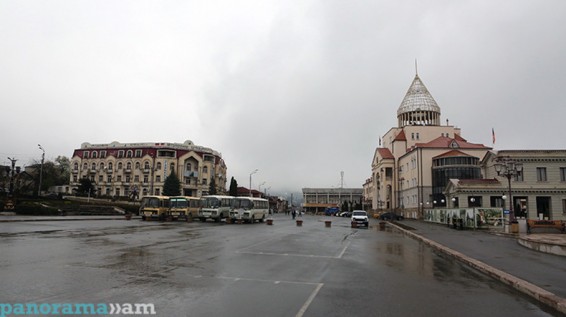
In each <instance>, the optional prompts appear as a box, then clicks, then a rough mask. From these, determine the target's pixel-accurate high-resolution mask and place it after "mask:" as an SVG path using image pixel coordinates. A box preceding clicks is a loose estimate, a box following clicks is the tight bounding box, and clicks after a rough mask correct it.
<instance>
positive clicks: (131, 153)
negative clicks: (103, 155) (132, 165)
mask: <svg viewBox="0 0 566 317" xmlns="http://www.w3.org/2000/svg"><path fill="white" fill-rule="evenodd" d="M133 155H134V152H132V150H128V152H126V157H132V156H133Z"/></svg>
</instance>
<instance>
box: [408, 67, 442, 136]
mask: <svg viewBox="0 0 566 317" xmlns="http://www.w3.org/2000/svg"><path fill="white" fill-rule="evenodd" d="M397 118H398V120H399V127H404V126H406V125H440V107H439V106H438V105H437V104H436V101H435V100H434V98H432V96H431V94H430V93H429V92H428V90H427V89H426V87H425V85H424V84H423V82H422V81H421V79H420V78H419V75H418V74H415V79H414V80H413V83H412V84H411V86H410V87H409V90H408V91H407V93H406V94H405V98H404V99H403V102H401V105H400V106H399V109H397Z"/></svg>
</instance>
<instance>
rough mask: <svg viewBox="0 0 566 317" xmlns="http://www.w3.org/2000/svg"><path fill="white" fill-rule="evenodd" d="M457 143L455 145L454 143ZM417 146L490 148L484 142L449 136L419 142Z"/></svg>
mask: <svg viewBox="0 0 566 317" xmlns="http://www.w3.org/2000/svg"><path fill="white" fill-rule="evenodd" d="M454 143H455V146H453V144H454ZM415 146H417V147H422V148H460V149H489V147H487V146H485V145H483V144H475V143H469V142H467V141H464V140H463V139H462V138H454V139H452V138H448V137H445V136H440V137H438V138H436V139H434V140H432V141H430V142H428V143H417V144H415Z"/></svg>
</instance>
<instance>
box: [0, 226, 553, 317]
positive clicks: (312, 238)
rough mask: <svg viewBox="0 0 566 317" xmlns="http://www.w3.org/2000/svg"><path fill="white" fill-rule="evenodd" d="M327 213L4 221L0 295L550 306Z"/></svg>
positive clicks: (465, 309) (495, 308)
mask: <svg viewBox="0 0 566 317" xmlns="http://www.w3.org/2000/svg"><path fill="white" fill-rule="evenodd" d="M326 219H328V218H325V217H304V223H303V226H302V227H297V226H296V225H295V223H294V222H293V221H291V219H290V218H287V217H284V216H283V215H279V216H276V217H275V224H274V225H273V226H267V225H265V224H260V223H256V224H253V225H252V224H242V225H227V224H224V223H220V224H217V223H199V222H194V223H184V222H183V223H157V222H141V221H72V222H71V221H69V222H67V221H62V222H46V223H0V238H1V239H0V255H1V257H0V269H1V270H0V280H1V283H2V287H1V288H0V298H2V299H3V300H2V301H3V302H8V303H22V302H24V303H25V302H45V303H78V302H93V303H110V302H112V303H154V304H155V307H156V311H157V315H159V316H220V315H222V316H250V315H252V316H254V315H255V316H345V315H347V316H378V315H379V316H432V315H435V316H478V315H485V316H552V315H553V313H552V312H548V311H546V309H545V308H541V307H539V306H537V305H536V304H535V303H533V302H531V301H530V300H529V299H528V298H525V297H524V296H522V295H520V294H518V293H517V292H515V291H513V290H510V289H508V288H506V287H504V286H502V285H500V284H498V283H497V282H494V281H493V280H491V279H490V278H487V277H485V276H483V275H481V274H478V273H476V272H475V271H473V270H471V269H468V268H466V267H464V266H462V265H460V264H458V263H454V262H453V261H452V259H450V258H447V257H443V256H441V255H439V254H437V253H435V252H434V251H432V250H431V249H430V248H428V247H426V246H424V245H422V244H421V243H419V242H417V241H415V240H413V239H410V238H406V237H404V236H403V235H402V234H401V233H399V232H397V231H392V230H391V229H390V228H386V229H384V230H381V229H380V228H379V226H377V225H376V224H375V223H372V225H371V226H370V228H369V229H352V228H350V226H349V219H342V218H332V221H333V224H332V227H331V228H326V227H325V225H324V222H322V221H323V220H326ZM556 315H557V314H556Z"/></svg>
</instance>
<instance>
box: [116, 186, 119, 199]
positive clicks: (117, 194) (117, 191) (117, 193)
mask: <svg viewBox="0 0 566 317" xmlns="http://www.w3.org/2000/svg"><path fill="white" fill-rule="evenodd" d="M116 196H118V197H120V188H116Z"/></svg>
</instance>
